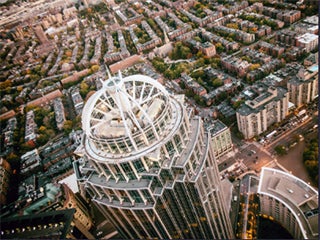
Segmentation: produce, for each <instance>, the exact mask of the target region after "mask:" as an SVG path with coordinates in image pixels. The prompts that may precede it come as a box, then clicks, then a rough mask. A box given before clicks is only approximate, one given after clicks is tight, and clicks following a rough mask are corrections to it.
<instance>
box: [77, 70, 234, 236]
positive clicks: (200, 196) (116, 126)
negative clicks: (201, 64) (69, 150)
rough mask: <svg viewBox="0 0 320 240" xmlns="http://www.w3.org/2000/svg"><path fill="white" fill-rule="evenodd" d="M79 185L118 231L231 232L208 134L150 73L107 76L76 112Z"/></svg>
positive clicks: (167, 233) (131, 233)
mask: <svg viewBox="0 0 320 240" xmlns="http://www.w3.org/2000/svg"><path fill="white" fill-rule="evenodd" d="M82 127H83V131H84V135H83V139H82V144H81V145H80V146H79V148H78V149H77V151H76V154H78V155H79V156H81V157H82V158H81V161H80V160H79V162H77V164H75V170H76V174H77V177H78V181H79V185H80V188H81V189H82V190H83V194H87V195H88V196H89V198H91V201H92V203H93V204H95V205H96V206H97V207H98V208H99V210H100V211H101V212H102V213H103V214H104V216H105V217H107V218H109V220H110V221H111V222H112V223H113V224H114V226H115V227H116V228H117V230H118V232H119V234H121V236H122V237H123V238H161V239H164V238H167V239H168V238H193V239H201V238H202V239H203V238H206V239H230V238H234V235H233V231H232V227H231V223H230V219H229V214H228V212H227V210H226V204H225V200H224V196H223V193H222V191H221V185H220V178H219V172H218V169H217V164H216V162H215V160H214V154H213V150H212V148H211V141H210V136H209V133H207V132H205V130H204V128H203V124H202V120H201V118H200V117H197V116H193V114H192V111H191V110H187V108H186V107H185V106H184V104H183V98H182V97H179V96H172V95H170V94H169V93H168V92H167V91H166V90H165V88H164V87H163V86H162V85H161V84H159V83H158V82H156V81H155V80H153V79H152V78H150V77H147V76H143V75H132V76H128V77H125V78H122V76H121V73H119V75H118V76H114V77H110V76H109V79H108V80H106V81H104V82H103V87H102V88H101V89H100V90H98V91H97V92H96V93H95V94H94V95H92V96H91V97H90V98H89V99H88V101H87V103H86V104H85V106H84V109H83V114H82Z"/></svg>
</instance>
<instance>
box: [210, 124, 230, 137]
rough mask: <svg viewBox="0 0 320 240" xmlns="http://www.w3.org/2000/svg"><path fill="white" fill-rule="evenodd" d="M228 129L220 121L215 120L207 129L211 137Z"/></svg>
mask: <svg viewBox="0 0 320 240" xmlns="http://www.w3.org/2000/svg"><path fill="white" fill-rule="evenodd" d="M227 128H228V127H227V126H226V125H225V124H224V123H223V122H221V121H220V120H215V121H214V122H213V123H212V124H211V125H210V126H209V127H208V131H209V132H210V133H211V136H214V135H216V134H218V133H220V132H222V131H223V130H226V129H227Z"/></svg>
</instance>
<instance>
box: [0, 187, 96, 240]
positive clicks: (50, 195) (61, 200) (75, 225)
mask: <svg viewBox="0 0 320 240" xmlns="http://www.w3.org/2000/svg"><path fill="white" fill-rule="evenodd" d="M14 206H15V207H14V208H13V209H11V208H9V210H8V211H3V213H2V216H1V218H2V219H11V218H13V219H14V218H16V217H26V216H29V217H30V216H32V217H31V218H33V217H36V216H37V215H41V214H49V215H50V214H51V213H52V212H56V211H59V210H74V211H73V212H72V217H71V219H70V224H71V226H72V228H71V229H72V230H73V234H72V235H73V236H75V237H74V238H76V239H85V238H86V239H93V238H94V236H93V235H92V234H91V232H90V229H91V227H92V225H93V223H92V219H91V216H90V213H89V209H88V207H87V206H86V204H85V203H84V200H83V199H82V197H81V196H80V195H76V194H74V193H73V192H72V191H71V189H70V188H69V187H68V186H67V185H66V184H53V183H47V184H46V185H45V186H44V187H40V188H39V189H37V190H34V191H31V192H29V193H27V194H26V195H25V196H24V197H21V198H20V199H18V200H17V201H16V202H14ZM26 218H27V217H26ZM44 224H47V223H46V222H45V223H44Z"/></svg>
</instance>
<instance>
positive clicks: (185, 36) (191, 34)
mask: <svg viewBox="0 0 320 240" xmlns="http://www.w3.org/2000/svg"><path fill="white" fill-rule="evenodd" d="M198 33H199V31H198V30H197V29H196V30H192V31H190V32H186V33H184V34H181V35H180V36H178V37H176V40H177V41H186V40H188V39H191V38H192V37H194V36H196V35H198Z"/></svg>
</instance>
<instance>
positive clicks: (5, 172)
mask: <svg viewBox="0 0 320 240" xmlns="http://www.w3.org/2000/svg"><path fill="white" fill-rule="evenodd" d="M10 175H11V166H10V164H9V163H8V161H6V160H5V159H3V158H2V157H1V158H0V182H1V184H0V205H3V204H6V203H7V194H8V189H9V180H10Z"/></svg>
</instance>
